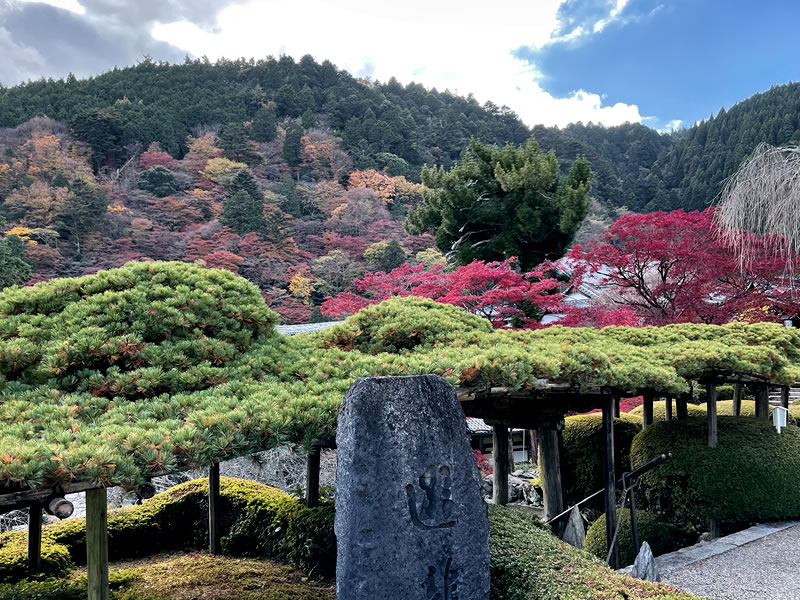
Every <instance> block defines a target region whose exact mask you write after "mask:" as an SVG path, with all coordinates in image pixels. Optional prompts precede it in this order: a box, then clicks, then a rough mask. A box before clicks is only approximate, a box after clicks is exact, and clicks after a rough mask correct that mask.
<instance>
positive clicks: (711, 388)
mask: <svg viewBox="0 0 800 600" xmlns="http://www.w3.org/2000/svg"><path fill="white" fill-rule="evenodd" d="M706 417H707V418H708V447H709V448H716V447H717V385H716V384H715V383H709V384H706Z"/></svg>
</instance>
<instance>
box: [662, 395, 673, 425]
mask: <svg viewBox="0 0 800 600" xmlns="http://www.w3.org/2000/svg"><path fill="white" fill-rule="evenodd" d="M664 420H665V421H672V397H671V396H667V397H666V398H664Z"/></svg>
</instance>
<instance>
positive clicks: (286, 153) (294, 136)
mask: <svg viewBox="0 0 800 600" xmlns="http://www.w3.org/2000/svg"><path fill="white" fill-rule="evenodd" d="M302 136H303V129H302V128H301V127H300V126H298V125H297V124H292V125H290V126H289V129H287V130H286V138H285V139H284V140H283V160H285V161H286V164H288V165H289V166H290V167H298V166H300V150H301V143H300V138H301V137H302Z"/></svg>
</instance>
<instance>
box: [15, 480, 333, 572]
mask: <svg viewBox="0 0 800 600" xmlns="http://www.w3.org/2000/svg"><path fill="white" fill-rule="evenodd" d="M220 494H221V499H222V509H221V512H222V515H223V518H222V523H221V526H222V547H223V550H224V551H225V552H226V553H230V554H234V555H251V556H263V557H267V558H274V559H278V560H282V561H286V562H289V563H292V564H294V565H295V566H297V567H299V568H301V569H304V570H305V571H306V572H314V573H316V574H318V575H322V576H329V575H332V574H333V569H335V565H336V541H335V538H334V534H333V516H334V509H333V505H332V504H323V505H322V506H319V507H317V508H306V507H305V505H304V504H303V503H302V502H301V500H299V499H298V498H296V497H293V496H289V495H288V494H286V493H285V492H283V491H281V490H278V489H275V488H271V487H269V486H266V485H262V484H260V483H256V482H254V481H245V480H242V479H230V478H227V477H223V478H222V480H221V485H220ZM108 538H109V544H108V546H109V559H110V560H112V561H115V560H121V559H126V558H136V557H142V556H149V555H151V554H156V553H158V552H163V551H170V550H173V551H174V550H188V549H200V548H204V547H206V546H207V544H208V479H196V480H194V481H190V482H188V483H184V484H181V485H178V486H175V487H173V488H170V489H169V490H167V491H165V492H162V493H161V494H157V495H156V496H154V497H153V498H151V499H149V500H145V501H144V502H142V504H141V505H140V506H130V507H126V508H121V509H118V510H113V511H109V516H108ZM26 550H27V532H25V531H15V532H9V533H4V534H0V583H1V582H11V581H17V580H20V579H22V578H24V577H26V576H27V575H28V570H27V564H26ZM85 562H86V520H85V519H82V518H81V519H68V520H66V521H61V522H60V523H56V524H54V525H50V526H47V527H45V528H44V530H43V533H42V563H41V564H42V573H43V574H45V575H50V576H64V575H66V574H67V573H68V572H69V571H70V570H71V569H73V568H74V567H75V566H76V565H80V564H84V563H85Z"/></svg>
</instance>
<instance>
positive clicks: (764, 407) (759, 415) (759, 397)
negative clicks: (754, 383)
mask: <svg viewBox="0 0 800 600" xmlns="http://www.w3.org/2000/svg"><path fill="white" fill-rule="evenodd" d="M756 419H769V386H767V384H763V385H760V386H759V387H758V393H757V394H756Z"/></svg>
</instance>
